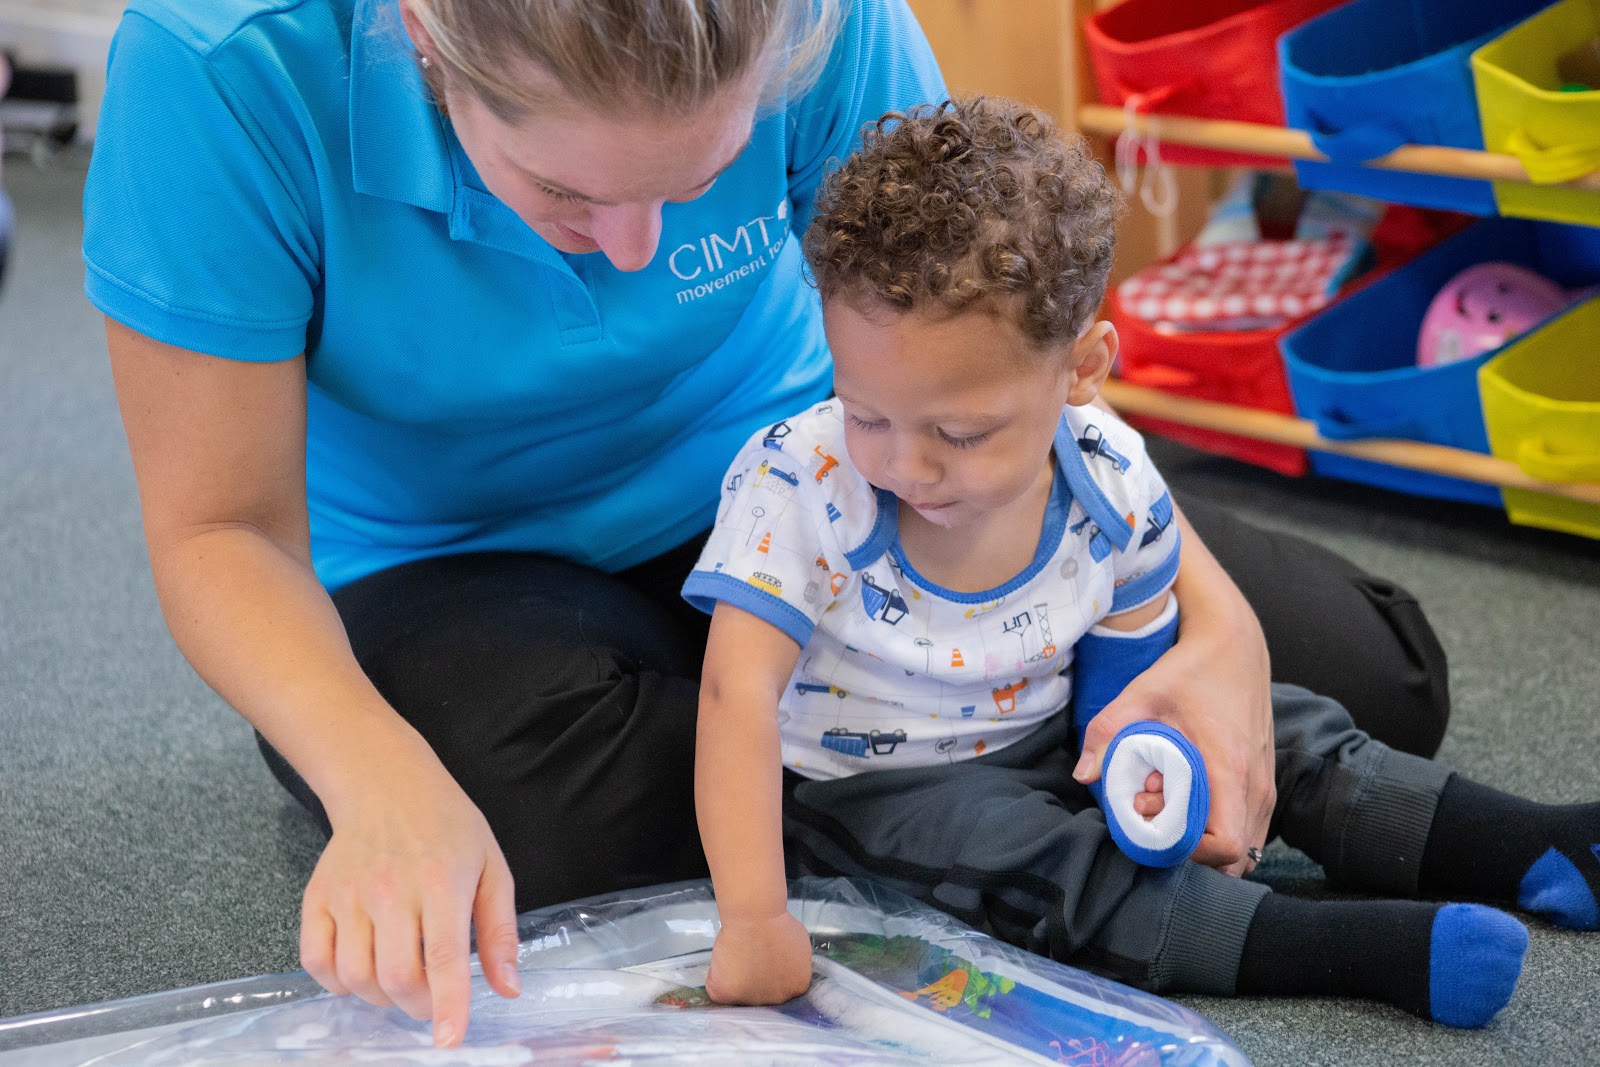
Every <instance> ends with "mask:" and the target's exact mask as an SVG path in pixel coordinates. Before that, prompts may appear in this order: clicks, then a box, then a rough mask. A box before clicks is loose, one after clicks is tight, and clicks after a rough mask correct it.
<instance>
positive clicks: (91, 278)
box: [83, 259, 306, 363]
mask: <svg viewBox="0 0 1600 1067" xmlns="http://www.w3.org/2000/svg"><path fill="white" fill-rule="evenodd" d="M84 262H85V266H86V267H87V270H86V271H85V273H84V282H83V291H84V295H85V296H87V297H88V298H89V303H91V304H93V305H94V306H95V308H96V309H97V310H99V311H100V312H101V313H102V314H104V315H107V316H109V317H111V318H113V319H116V320H117V321H118V322H120V323H122V325H124V326H126V327H128V328H129V329H131V330H137V331H138V332H140V333H142V334H144V335H145V336H146V337H149V338H151V339H152V340H156V341H160V342H161V343H162V344H167V345H172V346H174V347H175V348H186V349H188V350H189V351H191V352H201V353H204V354H205V355H208V356H221V357H223V358H224V359H236V360H243V361H245V362H249V363H277V362H281V361H283V360H286V359H293V358H294V357H295V356H298V355H299V354H300V353H302V352H304V351H305V350H306V324H305V322H303V321H300V320H298V319H297V320H295V321H293V322H286V323H261V324H256V323H245V322H239V321H236V320H226V319H222V318H213V317H209V316H204V315H196V314H194V313H192V312H183V311H176V310H174V309H172V308H164V307H162V306H161V305H160V304H159V302H157V301H155V300H153V299H152V298H151V297H149V296H147V295H145V294H143V293H141V292H139V291H138V290H136V289H134V288H132V287H131V286H129V285H127V284H125V283H123V282H121V281H118V280H117V279H116V278H114V277H112V276H111V275H110V274H108V273H106V272H105V271H103V270H101V269H100V268H99V267H97V266H95V264H94V263H93V262H91V261H89V260H87V259H85V261H84Z"/></svg>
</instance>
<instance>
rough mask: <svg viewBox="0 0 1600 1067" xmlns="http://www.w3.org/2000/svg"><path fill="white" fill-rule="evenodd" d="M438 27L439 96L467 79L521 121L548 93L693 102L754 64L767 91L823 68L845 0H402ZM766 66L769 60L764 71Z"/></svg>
mask: <svg viewBox="0 0 1600 1067" xmlns="http://www.w3.org/2000/svg"><path fill="white" fill-rule="evenodd" d="M405 2H406V3H407V4H408V5H409V6H410V8H411V10H412V12H413V13H414V14H415V16H416V17H417V19H418V21H419V22H420V23H421V24H422V27H423V29H425V30H426V31H427V32H428V36H429V37H431V38H432V39H433V45H434V48H435V50H436V53H437V54H436V55H435V56H434V57H433V58H434V60H435V64H434V66H435V67H443V68H444V69H443V70H439V71H430V72H429V73H430V74H437V75H438V78H437V79H436V78H430V79H429V81H430V84H431V85H432V87H433V89H434V93H435V96H439V97H440V99H441V102H442V94H441V93H440V91H439V90H440V88H441V84H440V81H441V80H442V82H443V84H446V85H449V86H450V87H451V88H452V89H464V90H465V91H467V92H469V93H471V94H472V95H473V96H474V97H476V98H477V99H478V100H480V101H481V102H482V103H483V104H484V105H485V106H486V107H487V108H489V110H490V111H492V112H493V113H494V114H495V115H497V116H498V117H499V118H501V119H503V120H505V121H509V122H514V121H516V120H518V119H521V118H523V117H525V116H527V115H528V114H530V113H532V112H536V111H540V110H544V109H545V108H548V107H549V106H550V105H551V103H552V101H551V99H550V97H549V93H548V91H547V90H546V89H545V88H544V86H543V85H542V84H541V80H540V79H538V78H530V77H529V73H530V72H529V67H530V66H531V67H532V68H534V69H535V70H537V71H539V72H542V73H545V74H547V75H549V76H550V77H552V78H553V79H554V81H555V83H556V84H557V85H559V86H560V87H561V89H562V90H563V91H564V92H565V93H566V95H567V96H568V97H570V98H571V99H572V100H573V101H575V102H577V103H578V104H580V105H583V106H585V107H587V108H590V109H592V110H595V111H609V110H612V109H614V108H617V107H618V106H624V107H643V108H647V109H655V110H659V111H662V112H666V113H669V114H671V113H677V114H682V113H687V112H692V111H694V110H695V109H696V108H698V107H700V106H702V105H704V104H705V103H707V102H708V101H709V100H710V99H711V98H712V97H713V96H715V95H716V93H717V92H718V91H719V90H720V89H722V88H723V87H724V86H726V85H728V84H729V83H730V82H734V81H737V80H738V79H739V78H741V77H742V76H744V75H745V74H746V73H747V72H749V71H752V70H758V71H760V72H761V74H762V76H763V78H764V81H763V85H762V89H763V92H762V96H761V99H762V103H763V104H768V103H770V102H771V101H772V100H774V99H775V98H777V97H778V96H780V95H783V94H785V93H787V94H791V95H794V94H798V93H801V92H803V91H804V90H805V89H806V88H808V87H809V86H810V85H811V84H812V83H813V82H814V81H815V80H816V78H817V76H818V75H819V74H820V73H821V69H822V66H823V64H824V63H825V62H826V60H827V57H828V52H829V50H830V48H831V46H832V44H833V38H834V35H835V33H836V32H837V29H838V25H839V23H840V21H841V18H842V15H841V11H840V5H841V3H842V2H843V0H405ZM762 67H766V68H767V69H766V70H764V71H761V68H762Z"/></svg>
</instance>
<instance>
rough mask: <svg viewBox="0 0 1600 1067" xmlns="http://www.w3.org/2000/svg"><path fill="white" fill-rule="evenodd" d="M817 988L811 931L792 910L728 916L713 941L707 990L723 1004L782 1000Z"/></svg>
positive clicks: (772, 1002)
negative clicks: (813, 984) (813, 979)
mask: <svg viewBox="0 0 1600 1067" xmlns="http://www.w3.org/2000/svg"><path fill="white" fill-rule="evenodd" d="M810 988H811V935H810V934H809V933H807V932H806V928H805V927H804V926H803V925H802V924H801V922H800V920H799V919H796V918H795V917H794V916H793V915H790V914H789V913H788V912H787V911H785V912H780V913H779V914H777V915H774V916H772V917H771V918H767V919H724V920H723V922H722V932H721V933H719V934H717V941H716V944H714V945H712V946H711V969H710V970H709V971H707V972H706V995H707V996H708V997H710V998H711V999H712V1000H714V1001H716V1002H717V1003H718V1004H782V1003H783V1002H784V1001H786V1000H793V999H794V998H795V997H798V996H799V995H800V994H802V993H804V992H805V991H806V990H807V989H810Z"/></svg>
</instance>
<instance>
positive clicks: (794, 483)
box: [756, 460, 800, 492]
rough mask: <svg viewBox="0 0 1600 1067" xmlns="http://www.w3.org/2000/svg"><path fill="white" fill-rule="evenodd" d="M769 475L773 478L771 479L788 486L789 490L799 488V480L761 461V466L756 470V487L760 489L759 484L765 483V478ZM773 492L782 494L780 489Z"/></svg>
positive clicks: (765, 461)
mask: <svg viewBox="0 0 1600 1067" xmlns="http://www.w3.org/2000/svg"><path fill="white" fill-rule="evenodd" d="M769 475H770V476H771V477H773V478H776V479H777V480H778V481H780V482H784V483H785V484H787V485H788V486H789V488H790V489H798V488H800V479H799V478H796V477H795V476H794V475H792V474H790V473H789V472H788V471H786V470H779V469H778V468H777V467H774V466H773V465H772V464H771V463H769V462H768V461H767V460H762V461H761V466H759V467H757V468H756V487H757V488H760V487H761V483H762V482H764V481H766V480H767V477H768V476H769ZM769 488H771V487H770V486H769ZM774 491H775V492H782V490H781V489H780V490H774Z"/></svg>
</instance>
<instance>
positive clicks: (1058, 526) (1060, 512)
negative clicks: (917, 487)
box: [873, 478, 1072, 604]
mask: <svg viewBox="0 0 1600 1067" xmlns="http://www.w3.org/2000/svg"><path fill="white" fill-rule="evenodd" d="M876 492H877V494H878V525H877V527H875V528H874V530H873V533H874V538H873V539H874V540H875V541H876V540H882V541H884V542H886V543H887V548H888V552H889V558H890V560H891V561H892V562H893V563H894V565H895V567H896V568H898V569H899V571H900V573H901V574H903V575H904V576H905V577H906V578H908V579H910V580H911V581H912V582H913V583H915V584H916V585H918V586H920V587H921V588H922V589H924V590H926V591H927V592H930V593H932V594H933V595H934V596H936V597H939V598H940V599H942V600H947V601H950V602H951V603H954V604H984V603H987V602H988V601H991V600H998V599H999V598H1001V597H1003V596H1006V595H1008V594H1009V593H1012V592H1014V591H1015V590H1017V589H1020V588H1022V587H1023V586H1024V585H1027V584H1028V583H1029V582H1031V581H1032V580H1033V579H1034V578H1035V577H1036V576H1037V575H1038V573H1039V572H1040V571H1042V570H1043V569H1044V568H1045V566H1046V565H1047V564H1048V563H1049V562H1050V560H1051V559H1053V558H1054V557H1055V554H1056V551H1057V550H1058V549H1059V548H1060V547H1061V539H1062V537H1063V536H1064V535H1065V533H1066V529H1067V516H1068V513H1069V512H1070V511H1071V510H1072V489H1071V487H1069V486H1068V485H1067V483H1066V481H1065V479H1062V478H1056V479H1054V480H1053V481H1052V482H1051V484H1050V501H1049V503H1048V504H1046V505H1045V513H1044V523H1043V525H1042V528H1041V529H1040V531H1039V546H1038V547H1037V548H1035V549H1034V552H1033V559H1032V560H1031V561H1030V562H1029V563H1028V565H1027V566H1026V567H1024V568H1023V570H1022V573H1021V574H1018V575H1017V576H1016V577H1014V578H1011V579H1009V580H1008V581H1006V582H1004V583H1003V584H1001V585H998V586H995V587H994V588H993V589H985V590H983V591H982V592H978V593H959V592H957V591H956V590H954V589H946V588H945V587H944V586H942V585H939V584H938V583H937V582H934V581H931V580H929V579H927V578H925V577H923V576H922V575H921V574H919V573H918V572H917V569H916V568H915V567H913V566H912V565H911V561H910V560H908V559H906V553H905V549H903V548H902V547H901V546H900V501H899V500H898V498H896V497H895V495H894V494H893V493H891V492H889V491H888V490H887V489H876ZM880 530H881V531H882V533H881V534H880V533H879V531H880Z"/></svg>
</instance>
